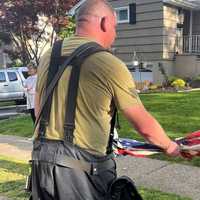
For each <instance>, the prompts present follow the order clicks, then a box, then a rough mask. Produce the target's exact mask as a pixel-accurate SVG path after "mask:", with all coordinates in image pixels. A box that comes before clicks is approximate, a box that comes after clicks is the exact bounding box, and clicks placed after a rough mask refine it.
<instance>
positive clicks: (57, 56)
mask: <svg viewBox="0 0 200 200" xmlns="http://www.w3.org/2000/svg"><path fill="white" fill-rule="evenodd" d="M61 50H62V41H61V40H58V41H56V42H55V43H54V45H53V49H52V52H51V58H50V64H49V69H48V75H47V82H46V88H48V86H49V84H50V83H51V81H52V80H53V77H54V76H55V74H56V73H57V71H58V68H59V65H60V61H61ZM46 92H47V90H46V91H45V93H46ZM45 95H46V94H45ZM52 97H53V92H52V93H51V94H50V95H49V96H48V98H47V101H46V103H45V104H44V112H42V114H41V120H40V126H39V132H40V136H41V137H44V136H45V132H46V126H48V123H49V118H50V112H51V103H52Z"/></svg>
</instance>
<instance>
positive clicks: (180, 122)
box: [119, 91, 200, 166]
mask: <svg viewBox="0 0 200 200" xmlns="http://www.w3.org/2000/svg"><path fill="white" fill-rule="evenodd" d="M140 97H141V100H142V102H143V103H144V105H145V107H146V109H147V110H148V111H149V112H151V114H152V115H153V116H154V117H155V118H156V119H157V120H158V121H159V122H160V124H161V125H162V126H163V128H164V129H165V130H166V132H167V134H168V135H169V136H170V137H171V138H173V139H174V138H178V137H183V136H185V135H186V134H187V133H190V132H193V131H196V130H199V129H200V103H199V99H200V92H199V91H198V92H190V93H155V94H141V95H140ZM120 125H121V129H120V130H119V134H120V137H128V138H134V139H138V140H143V138H142V137H141V136H140V135H138V134H137V133H136V131H134V129H133V128H132V126H131V125H130V124H129V123H128V122H127V120H125V119H124V118H123V117H122V116H121V115H120ZM153 158H158V159H164V160H170V161H172V162H181V163H183V164H189V165H195V166H200V158H194V159H193V160H192V161H187V160H184V159H181V158H170V157H167V156H164V155H163V154H162V155H156V156H153Z"/></svg>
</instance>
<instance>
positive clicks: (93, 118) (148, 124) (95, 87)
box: [32, 0, 179, 200]
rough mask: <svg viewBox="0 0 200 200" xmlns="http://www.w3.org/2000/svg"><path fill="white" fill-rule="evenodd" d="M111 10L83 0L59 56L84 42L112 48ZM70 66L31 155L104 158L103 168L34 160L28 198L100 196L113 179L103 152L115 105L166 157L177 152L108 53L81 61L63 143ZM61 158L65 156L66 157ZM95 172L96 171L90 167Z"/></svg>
mask: <svg viewBox="0 0 200 200" xmlns="http://www.w3.org/2000/svg"><path fill="white" fill-rule="evenodd" d="M116 25H117V20H116V14H115V12H114V10H113V8H112V7H111V6H110V5H109V3H108V2H107V1H104V0H87V1H86V2H85V3H84V4H82V5H81V7H80V9H79V11H78V13H77V16H76V33H75V36H73V37H71V38H66V39H65V40H64V41H63V45H62V55H65V56H68V55H70V54H71V53H72V52H73V51H74V50H75V49H77V48H78V47H80V46H81V45H82V44H85V43H87V42H96V43H98V44H99V45H101V46H102V47H103V48H105V49H108V48H111V45H112V44H113V42H114V40H115V37H116ZM50 54H51V50H50V51H48V52H47V53H46V54H45V55H44V57H43V58H42V60H41V62H40V66H39V70H38V82H37V88H36V114H37V116H38V113H39V110H40V105H41V102H42V100H43V96H44V93H45V84H46V80H47V74H48V67H49V62H50ZM70 73H71V68H70V67H67V68H66V69H65V71H64V73H63V75H62V76H61V78H60V79H59V81H58V84H57V86H56V88H55V89H54V93H53V98H52V104H51V113H50V120H49V123H48V124H47V126H46V129H45V138H46V139H45V140H44V141H43V142H41V141H40V140H39V136H38V135H39V132H38V129H36V132H35V144H34V149H33V155H34V154H37V155H39V156H40V157H42V158H43V159H45V157H47V156H49V157H52V159H53V160H54V161H55V160H56V158H57V157H59V156H62V157H63V158H66V159H67V157H70V158H71V159H72V160H73V162H74V160H76V161H77V166H78V165H79V164H80V162H81V163H86V162H87V163H99V165H100V166H101V164H102V163H105V161H106V162H107V161H109V167H108V166H105V165H102V168H101V167H100V168H101V169H103V168H104V167H105V168H106V170H102V171H101V172H99V173H96V174H92V173H88V172H85V171H82V170H77V166H75V165H74V167H73V166H69V167H63V166H60V165H59V164H58V163H56V161H55V163H51V162H42V160H41V159H40V157H38V158H37V159H36V160H37V161H35V160H34V159H33V168H32V169H33V170H32V171H33V172H32V173H33V182H32V184H33V186H32V189H33V200H38V199H40V200H49V199H55V200H65V199H70V200H105V199H106V198H107V193H108V189H109V186H110V185H111V183H112V182H113V180H115V179H116V167H115V161H114V159H113V158H112V154H109V155H108V154H107V146H108V142H109V136H110V122H111V119H112V115H113V110H114V107H117V109H118V110H120V111H121V112H122V114H123V115H124V116H125V117H126V118H127V119H128V120H129V121H130V122H131V124H132V125H133V126H134V127H135V128H136V130H137V131H138V132H139V133H140V134H141V135H142V136H143V137H145V139H147V140H148V141H150V142H151V143H153V144H156V145H158V146H159V147H161V148H162V149H164V151H165V152H166V153H167V154H168V155H171V156H178V155H179V147H178V145H177V144H176V143H174V142H173V141H171V140H170V139H169V137H167V135H166V134H165V132H164V130H163V129H162V127H161V126H160V125H159V123H158V122H157V121H156V120H155V119H154V118H153V117H152V116H151V115H150V114H149V113H148V112H147V111H146V109H145V108H144V106H143V105H142V103H141V101H140V99H139V97H138V94H137V92H136V88H135V83H134V81H133V79H132V76H131V74H130V72H129V71H128V69H127V67H126V65H125V64H124V63H123V62H122V61H121V60H119V59H118V58H117V57H115V56H114V55H112V54H111V53H109V52H107V51H101V52H98V53H94V54H92V55H91V56H89V57H87V58H86V59H85V60H84V62H83V63H82V65H81V72H80V77H79V85H78V95H77V102H76V113H75V130H74V138H73V142H72V143H73V144H70V143H68V142H63V141H64V131H63V127H64V119H65V114H66V113H65V110H66V104H65V102H66V97H67V95H68V89H67V88H68V85H69V77H70ZM65 156H66V157H65ZM94 172H95V170H94Z"/></svg>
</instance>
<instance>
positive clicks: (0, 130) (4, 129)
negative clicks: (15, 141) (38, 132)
mask: <svg viewBox="0 0 200 200" xmlns="http://www.w3.org/2000/svg"><path fill="white" fill-rule="evenodd" d="M33 127H34V126H33V122H32V120H31V117H30V116H29V115H23V116H19V117H15V118H10V119H5V120H1V121H0V134H2V135H16V136H22V137H31V136H32V134H33Z"/></svg>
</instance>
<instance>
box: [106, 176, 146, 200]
mask: <svg viewBox="0 0 200 200" xmlns="http://www.w3.org/2000/svg"><path fill="white" fill-rule="evenodd" d="M108 196H109V197H108V199H109V200H143V199H142V197H141V195H140V194H139V193H138V191H137V189H136V187H135V184H134V182H133V181H132V180H131V179H130V178H129V177H127V176H121V177H119V178H117V179H116V180H115V181H113V183H112V184H111V186H110V189H109V193H108Z"/></svg>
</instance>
